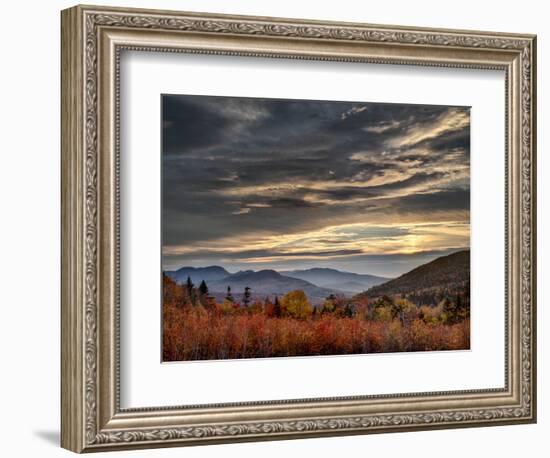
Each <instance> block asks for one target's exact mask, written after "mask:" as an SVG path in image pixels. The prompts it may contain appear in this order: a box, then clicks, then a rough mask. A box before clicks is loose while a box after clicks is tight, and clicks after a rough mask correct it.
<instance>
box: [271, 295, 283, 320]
mask: <svg viewBox="0 0 550 458" xmlns="http://www.w3.org/2000/svg"><path fill="white" fill-rule="evenodd" d="M273 315H274V316H276V317H277V318H279V317H280V316H281V304H279V298H278V297H277V296H275V302H273Z"/></svg>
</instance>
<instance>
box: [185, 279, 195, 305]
mask: <svg viewBox="0 0 550 458" xmlns="http://www.w3.org/2000/svg"><path fill="white" fill-rule="evenodd" d="M185 288H186V290H187V297H188V298H189V302H190V303H191V305H193V306H194V305H197V293H196V291H195V285H193V282H192V281H191V277H189V276H188V277H187V283H186V284H185Z"/></svg>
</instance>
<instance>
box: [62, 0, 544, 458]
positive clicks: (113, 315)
mask: <svg viewBox="0 0 550 458" xmlns="http://www.w3.org/2000/svg"><path fill="white" fill-rule="evenodd" d="M61 19H62V21H61V38H62V40H61V41H62V59H61V60H62V64H61V65H62V68H61V70H62V71H61V73H62V100H61V115H62V132H61V134H62V135H61V137H62V152H61V154H62V188H61V191H62V192H61V194H62V316H61V321H62V323H61V328H62V330H61V340H62V348H61V364H62V382H61V390H62V391H61V393H62V400H61V411H62V415H61V445H62V446H63V447H64V448H67V449H69V450H72V451H75V452H84V451H85V452H91V451H102V450H118V449H130V448H146V447H159V446H178V445H196V444H208V443H223V442H238V441H251V440H274V439H292V438H303V437H316V436H317V437H318V436H330V435H346V434H366V433H375V432H391V431H410V430H421V429H429V428H453V427H468V426H488V425H502V424H511V423H531V422H534V421H535V419H536V372H535V371H536V364H535V362H536V354H535V351H536V335H535V331H536V326H535V324H536V322H535V312H536V310H535V305H536V298H535V292H536V285H535V278H536V265H535V250H536V238H535V227H536V219H535V217H536V215H535V208H536V203H535V176H536V167H535V137H536V125H535V113H536V107H535V101H536V92H535V75H536V68H535V62H536V37H535V36H533V35H519V34H506V33H492V32H472V31H461V30H438V29H421V28H413V27H395V26H380V25H366V24H353V23H332V22H319V21H305V20H293V19H278V18H260V17H249V16H227V15H212V14H202V13H182V12H172V11H156V10H138V9H122V8H110V7H94V6H76V7H73V8H70V9H67V10H64V11H63V12H62V16H61ZM128 49H130V50H137V51H143V52H182V53H203V54H220V55H221V54H223V55H238V56H252V57H264V58H266V57H269V58H285V59H311V60H325V61H344V62H358V63H361V62H368V63H382V64H396V65H401V64H407V65H419V66H444V67H459V68H473V69H499V70H502V71H504V72H505V75H506V90H505V94H503V97H505V100H506V118H505V119H503V122H505V124H506V134H505V136H506V138H505V145H506V171H505V173H506V177H505V179H506V189H505V190H504V191H505V200H506V220H505V221H504V229H505V234H506V236H505V238H506V244H505V247H503V250H504V251H505V259H506V263H505V264H506V273H505V276H506V278H505V283H506V291H505V298H506V301H505V304H503V307H505V316H506V319H505V327H506V329H505V336H506V337H505V360H506V361H505V364H504V367H503V370H504V372H505V380H506V384H505V387H504V388H502V389H480V390H468V391H455V392H436V393H433V392H431V393H396V394H394V395H384V396H354V397H341V398H321V399H296V400H288V401H265V402H264V401H258V402H252V403H231V404H216V405H198V406H171V407H159V408H147V409H121V407H120V401H119V399H120V382H119V358H120V355H119V343H118V342H119V292H118V288H119V284H118V283H119V270H120V269H119V248H118V247H119V230H118V227H119V208H120V203H119V184H118V182H119V145H120V142H119V120H120V114H119V108H120V107H119V90H120V79H119V70H120V54H121V52H124V50H128Z"/></svg>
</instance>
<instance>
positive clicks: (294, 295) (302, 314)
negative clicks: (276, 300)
mask: <svg viewBox="0 0 550 458" xmlns="http://www.w3.org/2000/svg"><path fill="white" fill-rule="evenodd" d="M281 305H282V306H283V309H284V310H286V312H287V313H288V314H289V315H290V316H292V317H294V318H302V319H303V318H307V317H309V316H310V315H311V313H312V312H313V307H312V306H311V304H310V303H309V300H308V299H307V296H306V293H304V292H303V291H302V290H301V289H296V290H294V291H290V292H289V293H286V294H285V295H284V296H283V297H282V299H281Z"/></svg>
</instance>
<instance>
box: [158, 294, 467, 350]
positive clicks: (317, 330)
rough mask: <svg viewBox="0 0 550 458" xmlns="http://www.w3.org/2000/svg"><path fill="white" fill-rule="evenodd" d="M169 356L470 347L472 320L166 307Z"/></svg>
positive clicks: (165, 342) (166, 342) (164, 336)
mask: <svg viewBox="0 0 550 458" xmlns="http://www.w3.org/2000/svg"><path fill="white" fill-rule="evenodd" d="M163 327H164V329H163V360H164V361H188V360H208V359H239V358H267V357H284V356H310V355H342V354H356V353H383V352H398V351H432V350H461V349H468V348H469V347H470V338H469V336H470V333H469V329H470V323H469V320H464V321H462V322H460V323H457V324H454V325H445V324H426V323H425V322H424V321H422V320H418V319H417V320H414V321H413V322H412V323H411V324H409V325H403V324H402V323H401V322H400V321H399V320H393V321H390V322H386V321H375V320H365V319H364V318H362V317H359V316H355V317H353V318H349V317H338V316H334V315H323V316H320V317H319V318H317V319H307V320H304V319H295V318H291V317H281V318H275V317H272V316H268V315H266V314H264V313H250V312H244V313H233V314H224V313H221V312H219V311H217V310H207V309H205V308H204V307H201V306H198V307H193V308H178V307H177V306H175V305H174V304H165V305H164V310H163Z"/></svg>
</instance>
